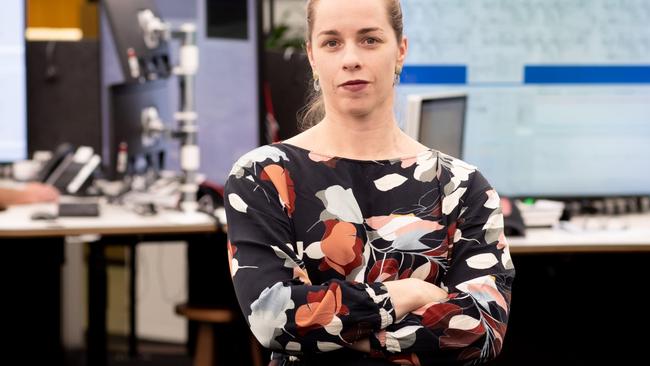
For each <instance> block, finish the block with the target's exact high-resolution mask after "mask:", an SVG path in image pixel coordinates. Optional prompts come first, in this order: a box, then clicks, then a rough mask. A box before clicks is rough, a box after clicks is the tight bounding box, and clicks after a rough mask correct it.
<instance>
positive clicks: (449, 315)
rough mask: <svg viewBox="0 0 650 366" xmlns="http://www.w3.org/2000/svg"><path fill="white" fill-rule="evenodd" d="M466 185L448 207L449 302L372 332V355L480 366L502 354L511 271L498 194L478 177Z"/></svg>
mask: <svg viewBox="0 0 650 366" xmlns="http://www.w3.org/2000/svg"><path fill="white" fill-rule="evenodd" d="M465 183H466V185H462V184H456V185H455V187H454V188H455V190H454V191H453V192H450V194H449V195H448V197H454V195H456V197H460V198H459V199H457V200H458V204H457V205H453V204H452V205H450V206H449V207H448V210H450V211H451V212H450V213H449V215H448V217H449V218H450V222H448V223H447V232H448V234H447V240H448V241H449V247H450V254H449V257H450V265H449V268H448V270H447V273H446V274H445V276H444V277H443V278H442V284H441V286H442V287H443V288H445V287H446V289H447V290H448V293H449V296H448V298H447V299H446V300H445V301H443V302H439V303H432V304H428V305H426V306H424V307H422V308H421V309H419V310H417V311H415V312H413V313H411V314H409V315H407V316H406V317H405V318H404V319H401V320H399V322H397V323H395V324H392V325H390V326H388V327H387V328H386V329H385V330H382V331H380V332H377V333H375V334H374V335H373V336H372V337H371V338H370V340H371V347H372V353H373V354H374V355H375V356H377V357H386V358H388V359H390V360H392V361H394V362H397V361H402V362H407V363H409V364H422V365H425V364H426V365H429V364H434V363H440V362H443V363H444V362H459V361H460V362H465V363H479V362H484V361H487V360H489V359H492V358H494V357H495V356H496V355H497V354H498V353H499V352H500V349H501V347H502V344H503V339H504V336H505V332H506V327H507V321H508V314H509V306H510V290H511V286H512V281H513V279H514V267H513V264H512V261H511V259H510V255H509V251H508V247H507V244H506V238H505V237H504V235H503V216H502V214H501V210H500V206H499V197H498V195H497V193H496V192H495V191H494V190H493V189H492V188H491V187H490V186H489V184H488V182H487V181H486V180H485V178H484V177H483V176H482V175H481V174H480V172H478V171H476V170H475V171H474V172H473V173H471V174H470V175H469V179H468V182H465ZM450 184H452V183H450ZM452 185H453V184H452ZM459 190H462V191H459ZM461 193H462V194H461ZM451 207H453V209H452V208H451ZM452 243H453V244H452Z"/></svg>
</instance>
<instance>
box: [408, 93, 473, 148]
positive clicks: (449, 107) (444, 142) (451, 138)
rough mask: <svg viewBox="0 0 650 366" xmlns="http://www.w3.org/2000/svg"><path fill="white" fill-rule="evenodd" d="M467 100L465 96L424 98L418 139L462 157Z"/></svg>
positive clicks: (429, 145) (425, 143) (427, 144)
mask: <svg viewBox="0 0 650 366" xmlns="http://www.w3.org/2000/svg"><path fill="white" fill-rule="evenodd" d="M466 101H467V97H465V96H457V97H439V98H436V97H434V98H423V99H422V103H421V109H420V110H421V112H420V131H419V134H418V141H420V142H421V143H422V144H424V145H426V146H428V147H431V148H434V149H436V150H439V151H441V152H443V153H445V154H447V155H451V156H454V157H457V158H462V152H463V130H464V124H465V108H466Z"/></svg>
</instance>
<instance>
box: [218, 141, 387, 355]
mask: <svg viewBox="0 0 650 366" xmlns="http://www.w3.org/2000/svg"><path fill="white" fill-rule="evenodd" d="M282 160H286V156H283V154H282V153H281V152H279V150H277V149H273V148H270V147H266V151H260V150H259V149H258V150H257V151H254V152H253V153H252V154H248V156H245V157H243V158H242V159H240V161H238V162H237V163H236V164H235V166H234V168H233V171H232V172H231V174H230V176H229V178H228V181H227V183H226V188H225V206H226V215H227V220H228V237H229V243H228V251H229V258H230V269H231V275H232V280H233V283H234V287H235V291H236V294H237V298H238V301H239V303H240V306H241V309H242V311H243V313H244V316H245V318H246V320H247V322H248V323H249V325H250V328H251V330H252V332H253V334H254V335H255V336H256V338H257V339H258V340H259V341H260V343H261V344H262V345H263V346H265V347H267V348H270V349H272V350H276V351H281V352H284V353H290V354H301V353H309V354H313V353H319V352H327V351H333V350H337V349H341V348H343V347H344V346H345V345H346V344H348V343H351V342H354V341H356V340H358V339H361V338H367V337H368V336H369V335H370V334H372V333H373V332H377V331H379V330H381V329H383V328H385V327H387V326H388V325H390V324H392V323H393V320H394V319H393V314H394V311H393V309H392V304H391V302H390V298H389V297H388V294H387V291H386V288H385V287H384V286H383V285H382V284H381V283H376V284H371V285H368V284H363V283H354V282H347V281H343V280H336V279H333V280H330V281H327V282H325V283H314V284H312V283H311V281H310V278H309V273H308V271H307V269H306V266H305V265H304V262H303V260H302V256H303V254H304V253H303V247H302V242H296V240H295V234H294V232H293V230H294V229H293V225H294V223H293V220H292V215H293V213H294V209H295V207H294V205H295V192H294V183H293V180H292V176H291V172H290V171H289V169H288V168H286V167H284V166H283V165H282V164H281V163H282Z"/></svg>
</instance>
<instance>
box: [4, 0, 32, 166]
mask: <svg viewBox="0 0 650 366" xmlns="http://www.w3.org/2000/svg"><path fill="white" fill-rule="evenodd" d="M24 4H25V2H24V1H23V0H8V1H6V2H3V9H2V11H1V12H0V60H2V67H0V163H8V162H12V161H16V160H21V159H25V158H26V154H27V107H26V77H25V38H24V34H25V22H24V20H25V9H24Z"/></svg>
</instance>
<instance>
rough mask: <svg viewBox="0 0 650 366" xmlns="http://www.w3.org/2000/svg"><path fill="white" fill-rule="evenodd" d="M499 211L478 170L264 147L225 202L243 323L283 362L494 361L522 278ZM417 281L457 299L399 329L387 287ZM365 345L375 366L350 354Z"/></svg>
mask: <svg viewBox="0 0 650 366" xmlns="http://www.w3.org/2000/svg"><path fill="white" fill-rule="evenodd" d="M499 201H500V200H499V196H498V195H497V193H496V192H495V191H494V190H493V189H492V188H491V187H490V185H489V184H488V182H487V181H486V179H485V178H484V177H483V176H482V175H481V173H480V172H479V171H478V170H477V169H476V168H475V167H473V166H471V165H469V164H467V163H465V162H463V161H460V160H458V159H455V158H452V157H450V156H448V155H445V154H443V153H440V152H438V151H435V150H428V151H425V152H423V153H420V154H418V155H417V156H413V157H411V158H407V159H395V160H382V161H366V160H354V159H347V158H339V157H329V156H323V155H319V154H316V153H313V152H310V151H308V150H305V149H302V148H299V147H297V146H293V145H289V144H282V143H280V144H274V145H267V146H262V147H260V148H257V149H255V150H253V151H251V152H249V153H247V154H246V155H244V156H243V157H241V158H240V159H239V161H237V163H235V165H234V166H233V169H232V171H231V173H230V176H229V178H228V181H227V183H226V194H225V202H226V214H227V219H228V236H229V243H228V251H229V258H230V270H231V275H232V280H233V283H234V286H235V290H236V293H237V298H238V300H239V303H240V305H241V308H242V311H243V313H244V316H245V318H246V319H247V321H248V323H249V325H250V327H251V330H252V332H253V334H254V335H255V336H256V337H257V339H258V340H259V341H260V342H261V344H262V345H263V346H264V347H267V348H269V349H271V350H273V351H274V358H275V359H281V360H284V361H287V360H291V361H295V360H299V363H302V364H307V365H312V364H329V365H337V366H341V365H347V364H350V365H353V364H354V365H362V364H363V365H390V364H407V365H433V364H440V363H446V362H459V361H460V362H462V363H472V362H481V361H485V360H488V359H490V358H493V357H494V356H495V355H496V354H498V353H499V351H500V349H501V346H502V344H503V339H504V336H505V333H506V327H507V321H508V313H509V305H510V290H511V286H512V281H513V278H514V267H513V264H512V261H511V258H510V254H509V251H508V247H507V243H506V238H505V237H504V235H503V216H502V214H501V209H500V206H499ZM409 277H413V278H419V279H422V280H424V281H428V282H431V283H433V284H436V285H438V286H440V287H442V288H443V289H445V290H447V291H448V293H449V295H448V297H447V299H445V300H444V301H440V302H432V303H430V304H427V305H425V306H423V307H421V308H420V309H417V310H416V311H413V312H412V313H409V314H408V315H406V316H405V317H403V318H402V319H396V318H395V312H394V310H393V306H392V303H391V298H390V296H389V295H388V292H387V290H386V287H385V286H384V285H383V283H384V282H386V281H392V280H397V279H403V278H409ZM363 338H369V339H370V344H371V348H372V350H371V353H370V354H365V353H361V352H357V351H353V350H351V349H349V348H347V347H346V345H348V344H350V343H352V342H355V341H357V340H359V339H363ZM279 363H280V364H282V362H279Z"/></svg>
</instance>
